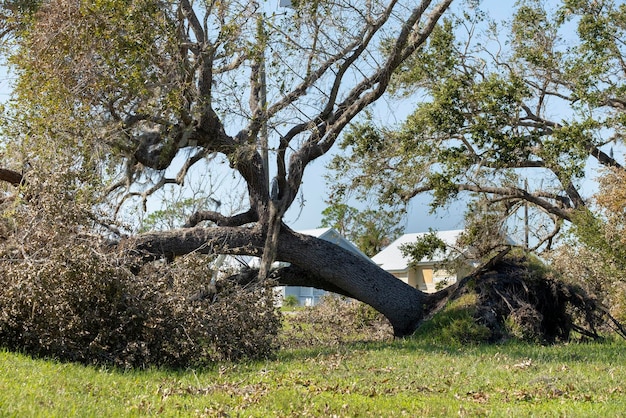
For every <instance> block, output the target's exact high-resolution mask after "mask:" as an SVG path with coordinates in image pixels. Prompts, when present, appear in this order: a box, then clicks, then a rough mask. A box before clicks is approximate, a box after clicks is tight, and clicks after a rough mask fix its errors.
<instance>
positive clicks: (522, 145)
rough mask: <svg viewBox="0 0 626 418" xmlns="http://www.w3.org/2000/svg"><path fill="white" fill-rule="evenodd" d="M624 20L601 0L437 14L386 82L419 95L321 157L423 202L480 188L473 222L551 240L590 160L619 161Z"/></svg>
mask: <svg viewBox="0 0 626 418" xmlns="http://www.w3.org/2000/svg"><path fill="white" fill-rule="evenodd" d="M550 6H551V7H552V9H550V8H549V7H550ZM624 22H626V9H625V8H624V5H623V4H619V2H618V3H616V2H613V1H563V2H560V3H556V2H552V3H549V4H547V3H543V2H539V1H523V2H519V3H518V5H517V8H516V10H515V12H514V14H513V16H512V19H511V21H510V22H493V21H490V20H489V18H488V16H487V15H485V14H481V13H478V14H476V15H472V16H470V15H469V14H468V13H465V14H464V15H462V16H459V17H454V18H453V17H449V18H448V19H446V20H445V21H444V22H442V23H441V25H440V26H438V27H437V28H436V29H435V31H434V32H433V34H432V36H431V37H430V39H429V42H428V45H427V47H425V48H423V49H421V50H419V51H418V52H417V53H416V54H415V55H414V56H413V59H412V60H409V61H407V62H406V63H405V65H403V67H402V69H403V70H402V71H401V72H400V73H399V75H398V77H397V78H396V79H395V82H394V87H395V91H396V93H397V94H399V95H403V94H407V95H408V94H413V93H419V94H420V95H421V97H426V98H427V100H426V101H424V102H423V103H419V104H417V106H416V107H415V111H414V112H412V113H411V114H410V115H409V117H408V118H407V120H406V121H405V122H404V123H403V124H402V125H401V126H399V127H393V126H379V125H378V124H377V123H376V121H374V120H362V121H361V122H360V123H358V124H354V125H353V126H352V127H351V128H350V134H349V135H346V137H345V139H344V141H343V143H342V145H341V147H342V148H343V149H345V150H346V153H345V155H341V156H339V157H337V158H336V159H335V161H334V162H333V163H332V165H331V168H333V169H334V170H335V172H336V174H337V179H338V180H340V181H337V182H336V183H335V189H336V190H337V191H338V192H339V194H341V193H345V190H360V192H361V193H363V194H371V193H372V191H374V192H376V193H377V196H378V197H379V201H380V203H381V204H382V205H387V206H390V207H396V206H400V207H403V206H405V205H406V204H407V203H408V202H409V201H410V200H411V199H412V198H413V197H414V196H416V195H418V194H420V193H424V192H429V193H431V194H432V196H433V201H432V206H433V207H434V208H438V207H444V206H445V205H446V203H447V202H448V201H449V199H453V198H456V197H459V196H466V197H468V198H469V199H478V201H480V202H482V203H480V204H474V205H472V206H471V211H470V212H469V214H470V215H471V216H473V220H474V221H475V220H477V219H479V218H480V217H481V213H482V214H483V215H488V216H486V217H487V218H489V219H494V216H495V217H497V219H498V224H499V225H500V229H501V232H502V233H506V234H508V235H511V236H515V235H517V240H518V242H520V243H521V242H524V238H523V236H524V234H528V233H529V234H530V235H531V236H530V237H529V238H528V239H526V242H528V245H529V246H530V247H531V249H533V250H537V249H542V248H543V249H545V248H550V247H551V246H552V244H553V239H554V238H555V237H556V236H557V235H558V233H559V231H560V230H561V227H562V225H563V222H571V221H572V220H574V218H575V214H576V213H578V212H580V211H581V210H583V211H584V210H588V202H587V198H588V197H589V196H587V198H586V197H585V193H584V192H583V191H581V188H582V186H583V184H584V183H585V181H587V180H588V178H587V175H589V174H590V173H589V170H590V167H595V166H598V165H600V166H605V167H612V168H613V169H615V170H618V171H620V170H622V171H623V167H622V165H623V161H620V160H619V159H618V158H617V157H615V156H614V153H613V147H614V146H621V145H623V138H624V122H625V121H626V119H625V116H626V114H625V113H624V109H625V106H624V104H625V102H624V91H625V90H624V89H625V87H624V86H625V84H624V80H625V76H626V72H625V71H626V67H625V66H624V61H625V60H624V58H625V57H626V49H625V45H624V43H623V39H624V35H625V34H626V33H625V31H626V25H625V24H624ZM341 180H342V181H341ZM477 209H480V210H482V212H481V213H478V212H476V210H477ZM475 225H477V224H475ZM525 226H528V227H529V228H525ZM485 236H487V235H486V234H481V235H479V236H477V238H478V239H479V240H480V239H483V238H484V237H485Z"/></svg>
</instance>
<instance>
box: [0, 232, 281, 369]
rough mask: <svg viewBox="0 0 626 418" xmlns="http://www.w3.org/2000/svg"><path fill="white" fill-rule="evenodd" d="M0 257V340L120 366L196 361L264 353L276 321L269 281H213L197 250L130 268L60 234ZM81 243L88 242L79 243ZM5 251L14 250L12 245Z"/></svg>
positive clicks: (49, 353)
mask: <svg viewBox="0 0 626 418" xmlns="http://www.w3.org/2000/svg"><path fill="white" fill-rule="evenodd" d="M65 238H66V239H67V242H65V244H61V243H60V242H59V241H56V240H54V242H49V243H48V245H46V246H45V247H42V248H40V249H39V250H38V254H37V259H35V257H32V256H28V257H23V256H22V257H13V258H10V257H9V256H10V255H11V254H10V252H11V250H10V249H7V247H6V246H5V250H7V251H6V252H5V254H4V257H2V260H1V261H0V263H1V265H0V268H2V270H3V275H2V277H0V345H2V346H4V347H6V348H9V349H12V350H20V351H24V352H26V353H29V354H32V355H36V356H46V357H54V358H58V359H62V360H69V361H77V362H81V363H88V364H112V365H116V366H121V367H144V366H151V365H157V366H168V367H186V366H199V365H205V364H208V363H211V362H215V361H221V360H240V359H245V358H262V357H267V356H269V355H271V354H272V352H273V350H274V348H275V346H276V336H277V333H278V330H279V327H280V317H279V313H278V312H277V310H276V309H275V308H274V305H273V293H272V290H271V288H269V287H261V288H255V289H242V288H241V287H239V286H236V285H233V284H229V283H220V285H219V286H217V288H219V291H213V292H211V291H210V287H211V286H209V285H210V278H211V271H210V269H209V267H208V266H209V263H208V262H207V260H206V257H201V256H190V257H185V258H181V259H180V260H176V261H175V262H173V263H171V264H165V263H163V262H155V263H152V264H151V265H148V266H146V267H145V268H143V269H142V271H141V273H140V274H139V275H137V276H135V275H133V274H131V273H130V272H129V271H128V269H127V268H125V267H124V264H123V263H121V262H120V260H119V259H117V257H116V256H115V255H112V254H104V253H100V252H97V251H96V250H94V249H93V248H92V246H91V245H87V243H86V242H81V241H80V240H78V239H72V238H71V237H69V236H68V237H65ZM89 244H91V243H89ZM14 255H15V254H14Z"/></svg>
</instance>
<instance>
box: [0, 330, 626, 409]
mask: <svg viewBox="0 0 626 418" xmlns="http://www.w3.org/2000/svg"><path fill="white" fill-rule="evenodd" d="M625 364H626V344H625V343H623V342H611V343H602V344H601V343H590V344H568V345H559V346H548V347H543V346H536V345H526V344H507V345H501V346H483V345H479V346H471V347H463V346H457V347H447V346H443V345H438V344H435V343H432V342H427V341H426V340H425V339H418V340H411V339H409V340H403V341H394V342H380V343H367V344H365V343H355V344H347V345H338V346H333V347H326V348H325V347H313V348H310V349H303V350H284V351H281V352H280V353H279V355H278V357H277V358H276V359H273V360H268V361H264V362H254V363H244V364H222V365H220V366H216V367H215V368H213V369H210V370H209V369H208V370H185V371H166V370H144V371H121V370H108V369H103V368H92V367H84V366H80V365H75V364H62V363H58V362H54V361H45V360H33V359H30V358H29V357H26V356H22V355H18V354H13V353H8V352H0V415H1V416H94V417H95V416H144V415H160V416H220V415H222V416H227V415H228V416H238V415H242V416H307V415H308V416H329V415H333V414H334V415H338V416H420V415H421V416H452V415H455V416H456V415H461V416H463V415H470V416H476V415H484V416H528V415H533V416H619V415H620V414H622V413H623V411H625V410H626V396H624V391H625V390H626V386H625V385H624V383H623V382H625V381H626V368H625V366H624V365H625Z"/></svg>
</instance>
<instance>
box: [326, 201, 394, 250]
mask: <svg viewBox="0 0 626 418" xmlns="http://www.w3.org/2000/svg"><path fill="white" fill-rule="evenodd" d="M322 215H323V216H324V217H323V218H322V227H330V228H334V229H335V230H336V231H338V232H339V233H340V234H342V235H343V236H345V237H346V238H347V239H348V240H350V241H351V242H353V243H354V244H355V245H356V246H357V247H358V248H359V249H360V250H361V251H363V252H364V253H365V254H366V255H368V256H369V257H373V256H374V255H376V254H378V253H379V252H380V251H381V250H382V249H383V248H385V247H386V246H387V245H389V244H390V243H391V242H392V241H393V240H394V239H396V238H397V237H398V236H399V235H400V234H401V232H402V229H403V228H402V226H400V225H399V222H400V220H401V217H402V214H401V213H397V212H391V211H385V210H374V209H367V210H357V209H356V208H354V207H352V206H348V205H346V204H344V203H336V204H331V205H330V206H328V207H327V208H326V209H324V211H322Z"/></svg>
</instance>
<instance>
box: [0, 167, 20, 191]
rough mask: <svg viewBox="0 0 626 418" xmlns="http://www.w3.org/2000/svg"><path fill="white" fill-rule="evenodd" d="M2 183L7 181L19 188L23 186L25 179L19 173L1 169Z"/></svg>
mask: <svg viewBox="0 0 626 418" xmlns="http://www.w3.org/2000/svg"><path fill="white" fill-rule="evenodd" d="M0 181H5V182H7V183H10V184H12V185H13V186H16V187H17V186H19V185H20V184H22V181H24V177H23V176H22V174H20V173H18V172H17V171H13V170H9V169H6V168H0Z"/></svg>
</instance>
